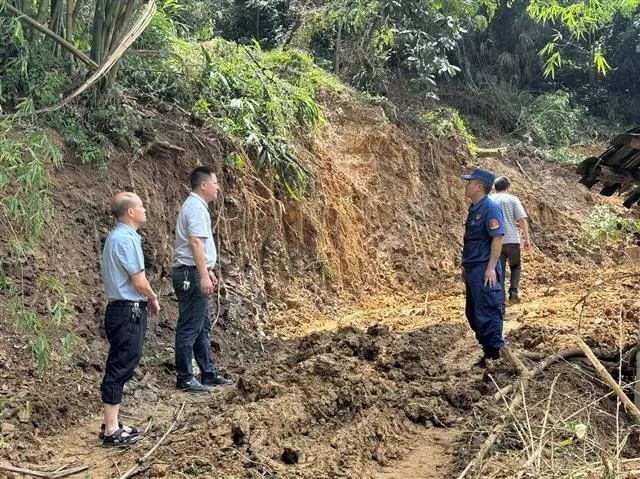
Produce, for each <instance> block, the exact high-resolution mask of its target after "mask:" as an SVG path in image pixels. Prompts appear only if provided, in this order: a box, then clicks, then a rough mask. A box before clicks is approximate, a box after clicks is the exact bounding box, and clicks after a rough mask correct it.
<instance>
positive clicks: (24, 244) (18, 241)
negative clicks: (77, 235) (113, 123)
mask: <svg viewBox="0 0 640 479" xmlns="http://www.w3.org/2000/svg"><path fill="white" fill-rule="evenodd" d="M49 164H51V165H53V166H54V167H56V168H60V167H62V156H61V154H60V151H59V150H58V149H57V148H56V147H55V146H54V145H53V144H52V143H51V140H50V139H49V136H48V135H47V134H46V133H43V132H21V133H20V134H17V133H15V132H12V131H11V130H9V129H8V127H7V126H6V125H4V126H3V125H2V124H0V196H1V197H2V200H1V203H0V208H2V212H3V218H2V221H3V222H5V223H8V224H9V226H10V231H11V232H12V236H11V238H10V242H9V244H10V245H11V247H12V248H11V249H12V250H13V251H14V252H17V253H20V252H24V251H26V250H28V249H29V248H30V247H32V246H33V245H34V244H35V243H36V242H37V240H38V237H39V235H40V234H41V233H42V231H43V229H44V226H45V220H46V218H47V217H48V216H49V214H50V212H51V199H50V198H49V190H48V189H49V173H48V171H47V168H48V165H49Z"/></svg>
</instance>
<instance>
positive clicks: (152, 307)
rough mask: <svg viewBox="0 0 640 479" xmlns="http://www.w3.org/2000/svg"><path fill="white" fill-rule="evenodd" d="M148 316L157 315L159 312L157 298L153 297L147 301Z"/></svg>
mask: <svg viewBox="0 0 640 479" xmlns="http://www.w3.org/2000/svg"><path fill="white" fill-rule="evenodd" d="M148 309H149V316H157V315H158V313H159V312H160V303H159V302H158V298H157V297H155V298H153V299H152V300H151V301H149V305H148Z"/></svg>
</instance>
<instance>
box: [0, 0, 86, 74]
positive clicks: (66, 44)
mask: <svg viewBox="0 0 640 479" xmlns="http://www.w3.org/2000/svg"><path fill="white" fill-rule="evenodd" d="M4 8H6V9H7V11H8V12H9V13H12V14H13V15H15V16H16V17H18V20H20V21H21V22H22V23H25V24H26V25H28V26H30V27H31V28H33V29H34V30H37V31H39V32H40V33H44V34H45V35H46V36H48V37H49V38H51V39H53V40H55V41H56V42H58V44H59V45H60V46H61V47H62V48H64V49H65V50H67V51H68V52H69V53H71V54H73V55H74V56H75V57H76V58H78V59H79V60H82V61H83V62H84V63H86V64H87V65H89V66H90V67H93V68H98V67H99V65H98V64H97V63H96V62H94V61H93V60H92V59H91V58H89V57H88V56H87V55H86V54H85V53H83V52H82V51H80V50H78V49H77V48H76V47H74V46H73V45H72V44H71V43H69V42H68V41H66V40H65V39H64V38H62V37H61V36H60V35H58V34H57V33H55V32H52V31H51V30H49V29H48V28H47V27H45V26H44V25H42V24H41V23H38V22H37V21H35V20H34V19H33V18H31V17H29V16H28V15H25V14H24V13H22V12H21V11H20V10H18V9H17V8H15V7H12V6H11V5H9V4H8V3H5V4H4Z"/></svg>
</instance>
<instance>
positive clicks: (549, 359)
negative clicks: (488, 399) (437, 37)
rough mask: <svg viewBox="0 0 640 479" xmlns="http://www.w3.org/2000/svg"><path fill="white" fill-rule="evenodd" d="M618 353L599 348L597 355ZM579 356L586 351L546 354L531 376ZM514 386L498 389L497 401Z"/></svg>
mask: <svg viewBox="0 0 640 479" xmlns="http://www.w3.org/2000/svg"><path fill="white" fill-rule="evenodd" d="M505 349H506V348H505ZM616 354H618V351H613V350H612V351H609V350H604V349H602V350H597V355H598V356H599V357H602V358H609V357H612V355H616ZM522 355H523V356H525V357H530V358H532V359H533V358H539V357H540V356H539V355H538V354H535V355H534V354H532V353H528V352H527V351H525V352H523V353H522ZM577 356H584V352H583V351H582V350H581V349H579V348H572V349H565V350H563V351H559V352H557V353H554V354H551V355H550V356H546V358H545V359H543V360H542V361H541V362H540V363H539V364H538V365H537V366H536V367H535V368H533V369H532V370H531V372H530V376H529V377H530V378H534V377H536V376H537V375H538V374H540V373H541V372H542V371H544V370H545V369H547V368H548V367H549V366H551V365H552V364H555V363H557V362H558V361H560V360H563V359H568V358H572V357H577ZM513 387H514V385H513V384H509V385H508V386H505V387H503V388H502V389H501V390H500V391H498V392H497V393H495V394H494V395H493V399H494V400H495V401H498V400H499V399H500V398H501V397H502V395H505V394H509V393H510V392H511V391H513Z"/></svg>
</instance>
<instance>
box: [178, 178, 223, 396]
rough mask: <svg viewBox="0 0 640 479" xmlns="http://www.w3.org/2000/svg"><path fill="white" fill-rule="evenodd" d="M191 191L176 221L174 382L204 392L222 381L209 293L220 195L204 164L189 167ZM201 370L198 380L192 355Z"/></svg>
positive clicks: (180, 386) (188, 388)
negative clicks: (214, 206)
mask: <svg viewBox="0 0 640 479" xmlns="http://www.w3.org/2000/svg"><path fill="white" fill-rule="evenodd" d="M190 181H191V193H190V194H189V196H188V197H187V199H186V200H185V201H184V203H183V204H182V207H181V208H180V212H179V213H178V220H177V221H176V239H175V265H174V268H173V271H172V275H171V276H172V280H173V288H174V290H175V292H176V296H177V297H178V309H179V314H178V324H177V325H176V342H175V353H176V374H177V382H176V387H177V388H178V389H182V390H185V391H189V392H192V393H203V392H207V391H209V390H210V389H211V386H226V385H229V384H232V381H230V380H228V379H226V378H224V377H223V376H222V375H221V374H220V372H219V371H218V368H217V367H216V365H215V363H214V362H213V358H212V356H211V344H210V339H209V334H210V331H211V318H210V317H209V307H208V302H209V296H211V294H213V288H214V286H215V285H216V283H217V282H218V280H217V278H216V276H215V274H214V273H213V269H214V267H215V265H216V259H217V252H216V245H215V243H214V241H213V231H212V230H211V216H210V215H209V209H208V206H207V205H208V204H209V203H210V202H212V201H214V200H215V199H216V198H217V197H218V191H219V187H218V179H217V178H216V175H215V174H214V172H213V170H212V169H211V168H210V167H208V166H199V167H197V168H196V169H194V170H193V171H192V172H191V175H190ZM194 357H195V360H196V363H197V364H198V367H199V369H200V372H201V373H202V376H201V378H200V381H198V380H197V379H196V378H195V377H194V376H193V370H192V365H191V363H192V359H193V358H194Z"/></svg>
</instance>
